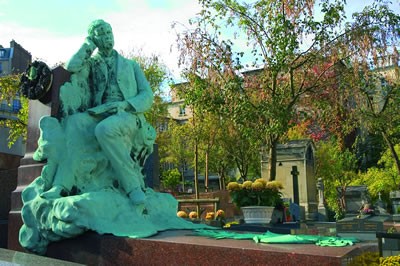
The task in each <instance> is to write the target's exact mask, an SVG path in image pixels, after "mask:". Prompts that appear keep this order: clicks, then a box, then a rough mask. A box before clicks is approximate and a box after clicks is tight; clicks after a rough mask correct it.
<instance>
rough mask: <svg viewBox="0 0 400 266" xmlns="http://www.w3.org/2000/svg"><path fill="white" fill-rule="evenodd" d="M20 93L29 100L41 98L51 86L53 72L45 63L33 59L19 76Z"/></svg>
mask: <svg viewBox="0 0 400 266" xmlns="http://www.w3.org/2000/svg"><path fill="white" fill-rule="evenodd" d="M20 81H21V87H20V89H21V93H22V95H24V96H25V97H27V98H28V99H31V100H38V99H40V98H42V97H43V96H44V95H45V94H46V93H47V92H48V91H49V90H50V88H51V84H52V82H53V73H52V71H51V70H50V68H49V67H48V66H47V65H46V63H44V62H41V61H34V62H33V63H31V64H30V65H29V66H28V68H27V69H26V70H25V72H24V73H23V74H22V76H21V79H20Z"/></svg>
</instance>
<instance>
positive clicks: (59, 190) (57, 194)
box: [40, 186, 68, 199]
mask: <svg viewBox="0 0 400 266" xmlns="http://www.w3.org/2000/svg"><path fill="white" fill-rule="evenodd" d="M66 196H68V190H67V189H66V188H64V187H63V186H53V187H52V188H50V189H49V190H47V191H45V192H43V193H41V194H40V197H42V198H44V199H58V198H61V197H66Z"/></svg>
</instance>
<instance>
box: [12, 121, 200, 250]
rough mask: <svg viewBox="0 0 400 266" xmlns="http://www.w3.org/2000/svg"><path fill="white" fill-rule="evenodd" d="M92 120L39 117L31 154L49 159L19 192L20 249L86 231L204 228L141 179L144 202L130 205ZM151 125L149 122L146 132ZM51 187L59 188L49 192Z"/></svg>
mask: <svg viewBox="0 0 400 266" xmlns="http://www.w3.org/2000/svg"><path fill="white" fill-rule="evenodd" d="M96 123H97V121H96V119H95V118H93V117H91V116H90V115H88V114H87V113H77V114H74V115H71V116H69V117H67V118H65V119H64V120H63V121H62V122H59V121H58V120H57V119H55V118H53V117H43V118H42V119H41V121H40V130H41V137H40V139H39V148H38V149H37V151H36V152H35V154H34V159H35V160H38V161H43V160H47V164H46V165H45V166H44V168H43V170H42V175H41V176H39V177H38V178H37V179H35V181H34V182H33V183H31V184H30V185H29V186H28V187H27V188H26V189H25V190H24V191H23V193H22V198H23V202H24V206H23V209H22V218H23V221H24V225H23V227H22V228H21V230H20V243H21V245H22V246H23V247H24V248H26V249H28V250H30V251H33V252H35V253H39V254H44V253H45V252H46V248H47V245H48V244H49V242H51V241H59V240H62V239H65V238H71V237H75V236H77V235H80V234H82V233H83V232H85V231H87V230H93V231H96V232H98V233H100V234H105V233H110V234H113V235H116V236H125V237H132V238H138V237H148V236H151V235H154V234H156V233H157V232H159V231H163V230H168V229H196V228H204V227H205V226H204V225H199V224H193V223H191V222H188V221H186V220H184V219H181V218H179V217H177V216H176V210H177V201H176V199H175V198H173V197H172V196H171V195H170V194H166V193H158V192H155V191H153V190H152V189H150V188H144V182H143V187H142V188H143V191H144V192H145V195H146V199H145V203H144V204H134V203H133V202H132V201H131V199H130V198H129V196H128V195H127V194H126V192H125V191H124V190H123V189H122V188H121V186H120V185H119V183H118V180H117V179H116V178H115V173H114V171H113V170H112V167H111V166H110V163H109V162H108V160H107V159H106V157H105V155H104V154H103V153H102V151H101V149H100V147H99V145H98V143H97V141H96V140H95V137H94V134H93V130H94V127H95V125H96ZM152 130H154V129H152V127H150V126H149V127H148V131H150V133H151V131H152ZM144 135H146V138H154V136H155V135H154V134H153V135H152V134H144ZM149 136H150V137H149ZM151 136H153V137H151ZM147 140H148V139H147ZM147 140H146V139H144V138H143V136H142V138H136V139H135V142H136V146H135V151H134V152H133V154H132V156H133V157H134V156H135V154H134V153H135V152H139V153H140V154H146V153H148V152H149V150H147V149H148V146H147V145H146V143H147ZM152 142H153V141H150V143H151V144H152ZM139 144H140V145H139ZM141 160H142V162H136V161H135V165H136V168H137V175H138V176H137V177H140V178H141V179H142V180H143V174H142V172H141V170H142V168H141V167H140V166H141V163H143V158H142V159H141ZM55 187H57V188H58V187H60V188H62V189H56V190H54V191H53V192H52V193H49V192H51V191H52V189H54V188H55Z"/></svg>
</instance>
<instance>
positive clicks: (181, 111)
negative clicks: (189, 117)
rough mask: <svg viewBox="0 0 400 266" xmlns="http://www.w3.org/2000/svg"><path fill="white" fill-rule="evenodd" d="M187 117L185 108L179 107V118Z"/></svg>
mask: <svg viewBox="0 0 400 266" xmlns="http://www.w3.org/2000/svg"><path fill="white" fill-rule="evenodd" d="M184 115H186V110H185V107H184V106H182V105H181V106H179V116H184Z"/></svg>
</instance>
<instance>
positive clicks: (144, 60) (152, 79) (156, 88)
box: [128, 51, 170, 143]
mask: <svg viewBox="0 0 400 266" xmlns="http://www.w3.org/2000/svg"><path fill="white" fill-rule="evenodd" d="M128 57H129V58H132V59H134V60H135V61H136V62H138V63H139V65H140V67H141V68H142V69H143V72H144V75H145V76H146V79H147V81H148V82H149V84H150V87H151V89H152V90H153V94H154V100H153V105H152V107H151V109H150V110H149V111H147V112H146V113H145V117H146V120H147V121H148V122H149V123H150V124H151V125H152V126H153V127H154V128H156V129H157V128H158V127H159V126H160V124H163V123H166V121H167V117H168V102H167V101H166V100H165V97H164V94H165V85H166V83H167V82H168V81H169V79H170V77H169V74H168V73H169V72H168V69H167V67H166V66H165V65H164V63H163V62H161V61H160V60H159V58H158V56H156V55H151V56H146V55H143V54H142V53H141V52H140V51H139V52H137V53H130V54H129V55H128ZM157 143H158V139H157Z"/></svg>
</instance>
